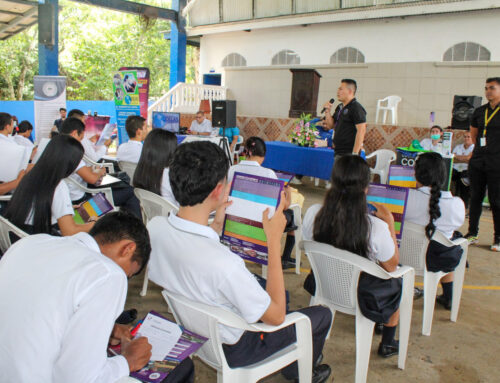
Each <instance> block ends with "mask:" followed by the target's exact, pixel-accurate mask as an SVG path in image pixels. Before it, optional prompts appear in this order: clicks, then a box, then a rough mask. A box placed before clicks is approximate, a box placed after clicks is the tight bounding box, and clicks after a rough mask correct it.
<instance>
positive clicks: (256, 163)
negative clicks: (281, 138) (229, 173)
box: [240, 160, 260, 166]
mask: <svg viewBox="0 0 500 383" xmlns="http://www.w3.org/2000/svg"><path fill="white" fill-rule="evenodd" d="M240 165H247V166H260V164H259V163H258V162H257V161H249V160H243V161H241V162H240Z"/></svg>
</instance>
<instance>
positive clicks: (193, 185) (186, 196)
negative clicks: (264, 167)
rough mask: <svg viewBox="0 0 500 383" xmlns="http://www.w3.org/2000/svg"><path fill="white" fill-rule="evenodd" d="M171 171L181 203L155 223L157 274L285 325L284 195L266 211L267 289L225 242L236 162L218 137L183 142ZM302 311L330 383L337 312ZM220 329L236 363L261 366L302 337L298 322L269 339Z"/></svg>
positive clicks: (319, 377)
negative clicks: (329, 352) (325, 360)
mask: <svg viewBox="0 0 500 383" xmlns="http://www.w3.org/2000/svg"><path fill="white" fill-rule="evenodd" d="M169 169H170V183H171V186H172V191H173V194H174V196H175V198H176V200H177V201H178V202H179V204H180V208H179V211H178V213H177V215H176V214H170V216H169V217H155V218H153V219H152V220H151V221H150V223H149V224H148V230H149V233H150V237H151V247H152V253H151V261H150V264H149V265H150V272H149V278H150V279H151V280H152V281H153V282H155V283H157V284H159V285H160V286H162V287H163V288H165V289H166V290H168V291H171V292H173V293H177V294H181V295H183V296H185V297H187V298H189V299H192V300H195V301H198V302H202V303H205V304H209V305H212V306H217V307H224V308H226V309H229V310H231V311H233V312H235V313H236V314H238V315H240V316H241V317H243V318H244V319H245V320H246V321H247V322H248V323H255V322H258V321H259V320H260V321H262V322H264V323H266V324H270V325H279V324H281V323H282V322H283V320H284V318H285V315H286V298H285V285H284V278H283V270H282V267H281V244H280V241H281V236H282V235H283V229H284V227H285V224H286V219H285V217H284V215H283V205H284V201H285V197H284V195H282V197H281V201H282V202H281V204H280V206H279V207H278V208H277V209H276V212H275V214H274V216H273V217H272V218H271V219H269V218H268V211H267V210H266V211H265V212H264V213H263V226H264V231H265V233H266V237H267V245H268V253H269V257H268V279H267V285H266V290H264V289H263V288H262V287H261V286H260V284H259V283H258V282H257V280H256V278H255V277H254V276H253V275H252V274H251V273H250V272H249V271H248V269H247V268H246V267H245V263H244V262H243V260H242V259H241V258H240V257H239V256H237V255H236V254H234V253H232V252H231V251H230V250H229V248H227V247H226V246H224V245H222V244H221V243H220V240H219V233H220V232H221V230H222V225H223V222H224V215H225V210H226V207H227V206H229V205H230V202H228V194H229V184H227V172H228V169H229V163H228V160H227V157H226V155H225V154H224V152H223V151H222V149H221V148H219V147H218V146H217V145H215V144H213V143H210V142H192V143H186V144H183V145H180V146H179V147H178V148H177V150H176V152H175V155H174V159H173V162H172V164H171V166H170V168H169ZM214 210H215V211H216V216H215V219H214V222H213V223H212V225H211V226H210V227H209V226H208V218H209V215H210V213H211V212H212V211H214ZM299 311H300V312H302V313H304V314H305V315H307V316H308V317H309V319H310V320H311V327H312V338H313V354H314V355H311V358H312V360H313V365H314V374H313V382H314V383H319V382H325V381H326V380H327V379H328V376H329V375H330V372H331V370H330V367H329V366H328V365H325V364H323V365H320V364H319V363H320V360H321V357H320V355H321V352H322V349H323V345H324V341H325V338H326V335H327V333H328V330H329V328H330V325H331V321H332V314H331V312H330V310H329V309H328V308H326V307H322V306H315V307H308V308H305V309H302V310H299ZM220 333H221V338H222V340H223V343H224V346H223V348H224V353H225V355H226V359H227V361H228V364H229V366H231V367H243V366H248V365H251V364H253V363H257V362H259V361H261V360H263V359H265V358H267V357H269V356H270V355H272V354H274V353H276V352H278V351H279V350H281V349H283V348H285V347H287V346H288V345H290V344H292V343H293V342H295V326H289V327H286V328H284V329H282V330H279V331H276V332H273V333H266V334H265V336H264V337H265V340H266V341H265V342H264V341H263V340H262V339H261V334H260V333H255V332H244V331H243V330H238V329H234V328H230V327H226V326H221V330H220ZM282 373H283V375H284V376H285V377H286V378H288V379H296V378H297V376H298V370H297V364H296V363H293V364H291V365H290V366H288V367H286V368H284V369H283V371H282Z"/></svg>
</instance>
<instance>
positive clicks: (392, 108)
mask: <svg viewBox="0 0 500 383" xmlns="http://www.w3.org/2000/svg"><path fill="white" fill-rule="evenodd" d="M400 102H401V97H399V96H387V97H386V98H383V99H382V100H377V112H376V114H375V123H377V122H378V117H379V115H380V111H382V112H383V117H382V124H385V122H386V120H387V112H391V117H392V119H391V123H392V125H396V124H397V123H398V104H399V103H400ZM383 104H385V105H383Z"/></svg>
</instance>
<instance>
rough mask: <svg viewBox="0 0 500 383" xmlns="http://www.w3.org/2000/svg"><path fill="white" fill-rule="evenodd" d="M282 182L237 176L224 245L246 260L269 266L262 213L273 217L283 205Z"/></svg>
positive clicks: (227, 212)
mask: <svg viewBox="0 0 500 383" xmlns="http://www.w3.org/2000/svg"><path fill="white" fill-rule="evenodd" d="M282 190H283V181H280V180H276V179H272V178H265V177H259V176H255V175H250V174H244V173H239V172H236V173H234V178H233V183H232V185H231V191H230V193H229V200H231V201H233V203H232V204H231V205H230V206H229V207H228V208H227V209H226V218H225V220H224V228H223V230H222V243H224V244H225V245H227V246H229V248H230V250H231V251H232V252H233V253H235V254H238V255H239V256H240V257H242V258H243V259H246V260H249V261H252V262H256V263H260V264H263V265H267V255H268V249H267V238H266V234H265V233H264V228H263V226H262V212H263V211H264V210H265V209H267V208H269V218H270V217H272V215H273V214H274V212H275V211H276V208H277V207H278V205H279V202H280V196H281V191H282Z"/></svg>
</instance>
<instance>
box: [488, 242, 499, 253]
mask: <svg viewBox="0 0 500 383" xmlns="http://www.w3.org/2000/svg"><path fill="white" fill-rule="evenodd" d="M490 250H491V251H500V241H498V240H497V241H495V243H494V244H493V245H491V247H490Z"/></svg>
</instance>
